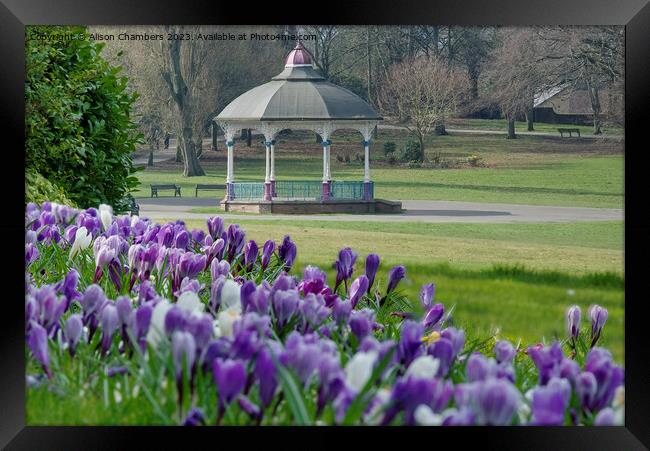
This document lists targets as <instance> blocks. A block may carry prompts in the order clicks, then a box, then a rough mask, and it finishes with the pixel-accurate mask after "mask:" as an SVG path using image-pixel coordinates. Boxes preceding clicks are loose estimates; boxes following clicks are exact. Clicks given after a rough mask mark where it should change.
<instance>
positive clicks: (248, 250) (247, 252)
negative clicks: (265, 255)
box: [244, 240, 259, 271]
mask: <svg viewBox="0 0 650 451" xmlns="http://www.w3.org/2000/svg"><path fill="white" fill-rule="evenodd" d="M258 254H259V250H258V248H257V243H255V241H253V240H250V241H249V242H248V243H246V246H244V266H245V267H246V271H250V270H252V269H253V265H254V264H255V262H256V261H257V256H258Z"/></svg>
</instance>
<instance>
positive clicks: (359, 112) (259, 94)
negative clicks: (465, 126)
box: [214, 43, 401, 213]
mask: <svg viewBox="0 0 650 451" xmlns="http://www.w3.org/2000/svg"><path fill="white" fill-rule="evenodd" d="M381 120H382V118H381V117H380V116H379V115H378V114H377V112H376V111H375V110H374V109H373V108H372V107H371V106H370V105H369V104H368V103H367V102H366V101H365V100H363V99H362V98H360V97H359V96H357V95H355V94H354V93H352V92H351V91H349V90H347V89H345V88H342V87H340V86H337V85H335V84H333V83H330V82H328V81H326V80H325V79H324V78H323V77H322V76H321V75H320V74H319V73H318V72H317V71H316V70H314V68H313V66H312V61H311V56H310V55H309V53H308V52H307V51H306V50H305V48H304V47H303V46H302V44H301V43H298V44H297V45H296V47H295V48H294V49H293V50H292V51H291V52H290V53H289V55H288V56H287V59H286V64H285V67H284V70H283V71H282V72H281V73H280V74H278V75H277V76H275V77H273V78H272V79H271V81H270V82H268V83H265V84H263V85H260V86H257V87H255V88H253V89H251V90H249V91H247V92H245V93H244V94H242V95H240V96H239V97H237V98H236V99H235V100H233V101H232V102H231V103H230V104H229V105H228V106H226V107H225V108H224V109H223V111H221V113H219V115H217V116H216V117H215V118H214V121H215V122H216V123H217V124H219V126H220V127H221V128H222V129H223V131H224V134H225V138H226V146H227V148H228V157H227V173H226V195H225V198H224V199H223V201H222V205H223V207H224V209H225V210H226V211H246V212H256V213H380V212H381V213H392V212H395V213H398V212H400V211H401V203H399V202H391V201H386V200H382V199H375V197H374V185H373V182H372V180H371V179H370V155H369V154H370V140H371V136H372V131H373V130H374V128H375V127H376V125H377V123H378V122H379V121H381ZM242 129H251V130H257V131H258V132H260V133H261V134H262V135H263V136H264V140H265V148H266V149H265V151H266V173H265V178H264V182H263V183H262V182H236V181H235V165H234V163H235V162H234V147H235V141H234V137H235V136H236V135H237V134H238V133H239V132H240V131H241V130H242ZM287 129H289V130H311V131H313V132H315V133H317V134H318V135H320V137H321V138H322V142H321V144H322V147H323V177H322V180H276V178H275V175H276V174H275V152H276V150H277V149H276V141H275V138H276V136H277V135H278V133H279V132H281V131H283V130H287ZM341 129H352V130H357V131H358V132H359V133H360V134H361V136H362V138H363V140H362V142H361V144H362V145H363V147H364V177H363V180H359V181H349V180H346V181H339V180H332V176H331V172H330V146H331V141H330V137H331V136H332V134H333V133H334V132H335V131H336V130H341Z"/></svg>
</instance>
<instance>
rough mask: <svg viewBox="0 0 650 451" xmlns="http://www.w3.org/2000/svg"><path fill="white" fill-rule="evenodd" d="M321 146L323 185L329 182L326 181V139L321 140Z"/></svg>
mask: <svg viewBox="0 0 650 451" xmlns="http://www.w3.org/2000/svg"><path fill="white" fill-rule="evenodd" d="M321 144H322V145H323V183H325V182H327V181H328V180H329V179H328V168H327V164H328V161H327V160H328V158H327V157H328V155H327V148H328V147H329V146H328V145H327V140H326V139H323V142H322V143H321Z"/></svg>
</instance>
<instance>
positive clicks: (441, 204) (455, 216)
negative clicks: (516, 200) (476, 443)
mask: <svg viewBox="0 0 650 451" xmlns="http://www.w3.org/2000/svg"><path fill="white" fill-rule="evenodd" d="M137 202H138V204H140V216H143V217H148V218H151V219H161V218H166V219H176V218H178V219H206V218H207V217H209V216H212V215H214V214H218V215H219V216H221V217H223V218H224V219H230V220H233V219H246V220H269V219H274V220H280V219H287V220H291V221H386V222H390V221H422V222H469V223H472V222H473V223H515V222H516V223H522V222H575V221H622V220H623V210H622V209H618V208H584V207H550V206H541V205H515V204H495V203H489V204H488V203H476V202H456V201H434V200H403V201H402V207H403V208H404V209H405V210H406V211H405V212H404V213H402V214H378V215H368V214H366V215H350V214H323V215H236V214H228V213H223V212H222V211H221V210H219V209H218V201H217V199H216V198H196V197H177V198H174V197H161V198H157V199H150V198H139V199H137ZM199 207H214V209H215V210H214V213H191V212H190V210H192V209H193V208H199Z"/></svg>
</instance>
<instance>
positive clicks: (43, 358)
mask: <svg viewBox="0 0 650 451" xmlns="http://www.w3.org/2000/svg"><path fill="white" fill-rule="evenodd" d="M27 345H28V346H29V350H30V351H31V352H32V355H33V356H34V358H35V359H36V360H38V362H39V363H40V364H41V367H42V368H43V371H45V374H46V375H47V377H49V378H51V377H52V373H51V372H50V356H49V354H48V348H47V332H46V331H45V329H43V328H42V327H41V326H40V324H38V323H36V322H34V321H32V323H31V329H30V331H29V338H28V339H27Z"/></svg>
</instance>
